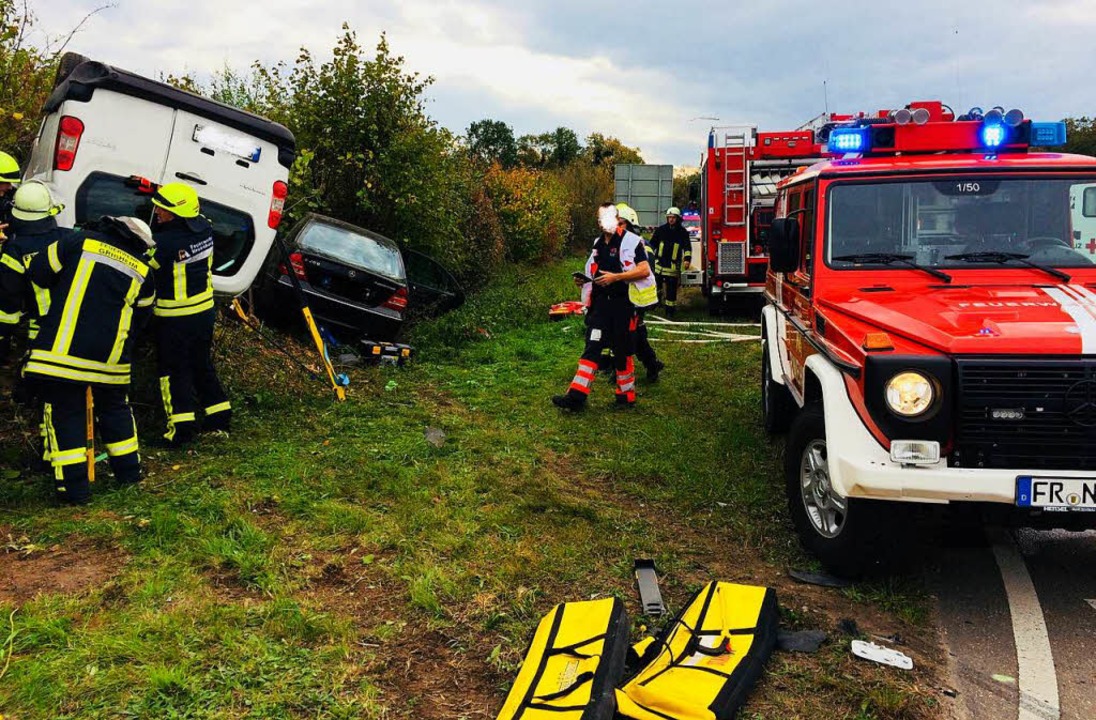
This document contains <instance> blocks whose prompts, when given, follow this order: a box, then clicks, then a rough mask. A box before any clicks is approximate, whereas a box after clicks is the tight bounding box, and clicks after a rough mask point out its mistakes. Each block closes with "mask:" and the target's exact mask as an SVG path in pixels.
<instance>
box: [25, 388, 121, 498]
mask: <svg viewBox="0 0 1096 720" xmlns="http://www.w3.org/2000/svg"><path fill="white" fill-rule="evenodd" d="M37 385H38V390H39V392H40V393H41V397H42V400H43V406H42V407H43V413H42V415H43V426H44V428H45V431H46V452H47V453H48V454H49V461H50V465H52V466H53V478H54V480H55V481H56V489H57V495H58V497H59V498H60V499H61V500H64V501H67V502H73V503H85V502H87V501H88V500H89V499H90V498H91V487H90V485H89V483H88V480H89V478H88V459H87V450H88V446H87V442H88V426H87V388H88V386H87V385H81V384H79V383H70V382H62V381H57V380H40V381H38V382H37ZM128 392H129V386H128V385H93V386H91V393H92V404H93V405H94V416H95V425H96V427H97V429H98V431H99V437H100V439H101V440H102V441H103V444H105V445H106V450H107V455H108V456H109V458H110V469H111V471H112V472H113V473H114V478H115V479H116V480H117V481H118V482H119V483H121V484H130V483H135V482H137V481H138V480H140V479H141V458H140V456H139V455H138V454H137V450H138V447H137V425H136V423H135V422H134V421H133V411H132V410H131V409H130V406H129V397H128V396H127V393H128ZM92 452H94V449H93V450H92Z"/></svg>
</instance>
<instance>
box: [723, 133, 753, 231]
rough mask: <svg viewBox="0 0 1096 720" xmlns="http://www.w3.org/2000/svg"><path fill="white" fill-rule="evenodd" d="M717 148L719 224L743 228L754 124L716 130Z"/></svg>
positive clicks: (747, 214)
mask: <svg viewBox="0 0 1096 720" xmlns="http://www.w3.org/2000/svg"><path fill="white" fill-rule="evenodd" d="M716 130H717V132H718V135H717V136H716V137H717V141H718V142H719V145H718V146H717V147H721V148H723V186H724V188H725V192H724V194H723V198H724V203H725V204H724V207H723V222H724V224H725V225H727V226H729V227H746V228H747V235H748V230H749V228H748V227H747V226H748V224H749V220H750V187H749V178H750V168H749V159H748V157H747V156H748V153H749V150H750V148H751V147H753V145H754V143H755V142H756V139H757V126H756V125H730V126H727V127H721V128H716Z"/></svg>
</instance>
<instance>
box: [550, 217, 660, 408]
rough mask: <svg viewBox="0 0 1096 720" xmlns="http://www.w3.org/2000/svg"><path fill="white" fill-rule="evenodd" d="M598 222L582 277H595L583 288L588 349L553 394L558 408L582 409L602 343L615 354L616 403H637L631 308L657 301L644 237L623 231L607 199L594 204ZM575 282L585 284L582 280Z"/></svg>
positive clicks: (624, 229)
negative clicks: (587, 302) (563, 387)
mask: <svg viewBox="0 0 1096 720" xmlns="http://www.w3.org/2000/svg"><path fill="white" fill-rule="evenodd" d="M598 225H599V226H600V228H601V231H602V233H601V236H600V237H599V238H598V239H597V241H596V242H595V243H594V248H593V250H592V251H591V253H590V258H589V260H587V262H586V275H587V276H588V277H590V278H593V282H592V283H590V285H591V287H588V288H587V287H583V294H584V295H585V294H586V293H587V292H589V297H590V310H589V314H588V318H589V321H588V323H587V329H586V349H585V350H584V351H583V353H582V357H581V358H580V359H579V362H578V371H577V372H576V373H575V377H574V379H573V380H572V381H571V387H570V388H569V389H568V390H567V393H566V394H565V395H556V396H555V397H553V398H552V403H553V404H555V405H556V407H559V408H562V409H564V410H571V411H573V412H578V411H581V410H584V409H585V408H586V400H587V398H588V397H589V395H590V387H591V386H592V385H593V381H594V377H595V375H596V373H597V363H598V358H599V357H600V356H601V353H602V349H603V348H605V347H609V348H610V349H611V350H612V352H613V364H614V367H615V369H616V386H617V389H616V403H617V407H620V408H631V407H634V406H635V401H636V392H635V387H636V385H635V368H634V365H633V363H632V352H633V347H632V346H633V343H634V335H635V328H636V314H635V308H636V307H637V306H646V305H650V304H653V303H654V302H655V301H656V299H657V294H656V290H655V284H654V281H653V280H652V279H651V277H650V275H651V266H650V264H649V263H648V262H647V251H646V250H645V249H644V246H643V240H642V239H641V238H640V237H639V236H637V235H635V234H634V233H631V232H628V231H627V229H626V227H625V226H624V224H623V223H621V222H620V219H619V212H618V210H617V208H616V206H615V205H613V204H612V203H605V204H604V205H602V206H601V207H600V208H598ZM575 282H576V283H577V284H580V285H581V284H583V281H582V280H576V281H575Z"/></svg>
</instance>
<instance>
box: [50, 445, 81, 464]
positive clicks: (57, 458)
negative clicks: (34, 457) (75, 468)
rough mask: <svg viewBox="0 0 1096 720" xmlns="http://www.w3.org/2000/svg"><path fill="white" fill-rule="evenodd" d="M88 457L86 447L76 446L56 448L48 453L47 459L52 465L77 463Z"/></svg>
mask: <svg viewBox="0 0 1096 720" xmlns="http://www.w3.org/2000/svg"><path fill="white" fill-rule="evenodd" d="M87 459H88V455H87V449H86V448H76V449H75V450H58V451H54V452H52V453H50V456H49V461H50V462H51V463H53V466H54V467H59V466H64V465H77V464H79V463H82V462H84V461H85V460H87Z"/></svg>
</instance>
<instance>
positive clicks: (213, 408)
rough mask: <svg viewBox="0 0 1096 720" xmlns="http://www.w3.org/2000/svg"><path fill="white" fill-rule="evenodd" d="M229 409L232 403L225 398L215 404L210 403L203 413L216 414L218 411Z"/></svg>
mask: <svg viewBox="0 0 1096 720" xmlns="http://www.w3.org/2000/svg"><path fill="white" fill-rule="evenodd" d="M231 409H232V403H230V402H228V401H227V400H226V401H225V402H223V403H218V404H217V405H210V406H209V407H207V408H206V409H205V414H206V415H216V414H217V413H219V412H225V411H226V410H231Z"/></svg>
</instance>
